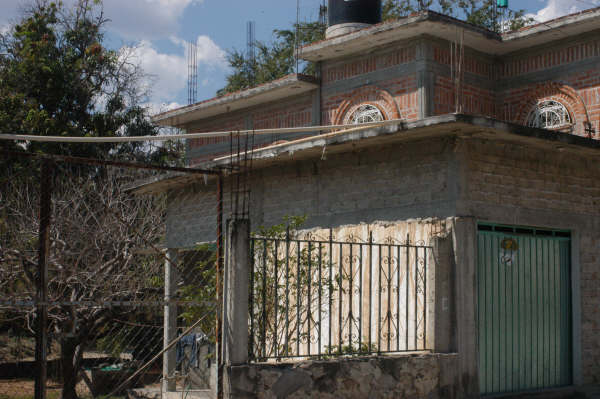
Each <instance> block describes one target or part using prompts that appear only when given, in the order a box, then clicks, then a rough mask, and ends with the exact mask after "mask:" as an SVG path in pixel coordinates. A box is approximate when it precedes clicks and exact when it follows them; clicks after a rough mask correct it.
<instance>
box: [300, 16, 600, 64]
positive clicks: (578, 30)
mask: <svg viewBox="0 0 600 399" xmlns="http://www.w3.org/2000/svg"><path fill="white" fill-rule="evenodd" d="M598 29H600V7H599V8H595V9H591V10H587V11H583V12H580V13H577V14H572V15H568V16H565V17H562V18H559V19H555V20H552V21H548V22H545V23H542V24H538V25H533V26H530V27H527V28H524V29H521V30H519V31H515V32H510V33H507V34H504V35H500V34H497V33H495V32H492V31H489V30H487V29H483V28H480V27H478V26H475V25H472V24H469V23H466V22H464V21H461V20H458V19H456V18H452V17H449V16H446V15H443V14H439V13H436V12H433V11H425V12H422V13H419V14H415V15H412V16H409V17H406V18H402V19H398V20H395V21H389V22H383V23H381V24H377V25H374V26H371V27H368V28H365V29H361V30H358V31H355V32H352V33H348V34H345V35H342V36H337V37H334V38H331V39H325V40H323V41H320V42H317V43H313V44H310V45H307V46H305V47H302V49H301V57H302V58H303V59H305V60H307V61H322V60H326V59H332V58H338V57H343V56H347V55H351V54H356V53H361V52H368V51H371V50H372V49H373V48H375V47H379V46H383V45H386V44H390V43H393V42H397V41H402V40H408V39H413V38H416V37H419V36H423V35H428V36H433V37H437V38H440V39H444V40H449V39H456V40H460V38H459V32H460V33H461V35H462V32H463V31H464V45H465V46H467V47H470V48H473V49H475V50H478V51H481V52H483V53H486V54H490V55H503V54H508V53H511V52H514V51H518V50H521V49H525V48H529V47H533V46H536V45H539V44H544V43H547V42H551V41H554V40H557V39H561V38H564V37H569V36H576V35H579V34H582V33H585V32H590V31H594V30H598Z"/></svg>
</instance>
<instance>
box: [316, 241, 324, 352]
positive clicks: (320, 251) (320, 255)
mask: <svg viewBox="0 0 600 399" xmlns="http://www.w3.org/2000/svg"><path fill="white" fill-rule="evenodd" d="M322 262H323V249H322V243H320V242H319V337H318V339H319V348H318V351H317V353H318V355H319V357H320V356H321V354H322V353H321V331H322V329H321V327H322V325H323V312H322V308H321V306H322V298H321V295H322V292H323V275H322V273H323V271H322V270H323V267H322V266H323V265H322Z"/></svg>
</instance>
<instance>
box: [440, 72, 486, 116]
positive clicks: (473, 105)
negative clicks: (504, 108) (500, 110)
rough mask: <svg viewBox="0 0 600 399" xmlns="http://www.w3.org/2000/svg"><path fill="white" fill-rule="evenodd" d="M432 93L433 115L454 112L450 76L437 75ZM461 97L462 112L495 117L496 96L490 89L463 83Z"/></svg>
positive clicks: (453, 97) (452, 88)
mask: <svg viewBox="0 0 600 399" xmlns="http://www.w3.org/2000/svg"><path fill="white" fill-rule="evenodd" d="M434 93H435V94H434V114H435V115H443V114H449V113H454V112H456V105H455V104H456V91H455V90H454V84H453V83H452V80H451V79H450V77H448V76H443V75H438V76H437V77H436V80H435V89H434ZM462 98H463V99H462V113H465V114H469V115H481V116H487V117H490V118H496V115H497V112H496V96H495V93H494V92H493V91H492V90H487V89H484V88H481V87H477V86H475V85H469V84H465V85H464V86H463V89H462ZM459 101H460V100H459Z"/></svg>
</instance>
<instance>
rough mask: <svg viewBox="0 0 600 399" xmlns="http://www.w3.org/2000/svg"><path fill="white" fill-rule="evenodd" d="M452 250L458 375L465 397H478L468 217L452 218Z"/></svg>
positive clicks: (473, 242)
mask: <svg viewBox="0 0 600 399" xmlns="http://www.w3.org/2000/svg"><path fill="white" fill-rule="evenodd" d="M452 231H453V251H454V259H455V263H456V274H455V276H456V279H455V292H456V293H457V295H456V349H457V352H458V354H459V357H458V370H457V372H458V376H459V379H460V382H461V388H462V391H463V392H464V393H465V397H467V398H478V397H479V355H478V353H479V352H478V350H479V349H478V347H477V319H476V316H477V264H476V259H477V223H476V221H475V219H474V218H472V217H459V218H456V219H455V220H454V226H453V229H452Z"/></svg>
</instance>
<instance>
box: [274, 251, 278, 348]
mask: <svg viewBox="0 0 600 399" xmlns="http://www.w3.org/2000/svg"><path fill="white" fill-rule="evenodd" d="M273 244H274V245H275V250H274V251H273V256H274V257H275V259H274V260H273V262H274V263H275V264H274V268H275V276H274V279H273V284H274V288H275V292H274V303H273V313H274V318H273V348H274V349H275V351H274V355H275V357H278V356H279V346H278V344H277V319H278V317H279V314H278V313H279V312H278V307H279V296H278V293H279V268H278V262H277V261H278V259H279V257H278V253H277V250H278V247H279V242H278V241H277V240H273Z"/></svg>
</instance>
